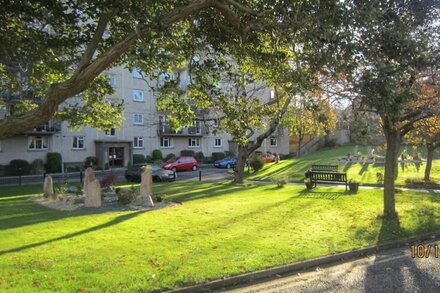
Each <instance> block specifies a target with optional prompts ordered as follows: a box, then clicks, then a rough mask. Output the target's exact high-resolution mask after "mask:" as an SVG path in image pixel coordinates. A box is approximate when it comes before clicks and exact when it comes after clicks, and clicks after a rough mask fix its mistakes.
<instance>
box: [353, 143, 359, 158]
mask: <svg viewBox="0 0 440 293" xmlns="http://www.w3.org/2000/svg"><path fill="white" fill-rule="evenodd" d="M358 152H359V147H358V146H357V145H355V146H354V148H353V152H352V153H351V154H352V155H353V157H356V156H357V155H358Z"/></svg>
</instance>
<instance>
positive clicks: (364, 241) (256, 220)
mask: <svg viewBox="0 0 440 293" xmlns="http://www.w3.org/2000/svg"><path fill="white" fill-rule="evenodd" d="M38 192H41V188H40V187H35V186H25V187H2V188H0V267H1V268H2V269H1V270H0V291H3V292H10V291H18V292H35V291H68V292H75V291H76V292H77V291H78V290H79V291H84V290H85V291H93V292H103V291H111V292H113V291H118V292H122V291H127V292H132V291H139V290H142V291H159V290H164V289H166V288H175V287H181V286H184V285H188V284H194V283H197V282H202V281H205V280H212V279H217V278H221V277H225V276H231V275H237V274H241V273H245V272H250V271H255V270H259V269H263V268H267V267H272V266H276V265H282V264H286V263H291V262H296V261H300V260H304V259H308V258H313V257H317V256H322V255H328V254H333V253H336V252H341V251H347V250H351V249H354V248H358V247H362V246H366V245H372V244H376V243H378V242H381V241H386V240H388V239H394V238H398V237H402V236H405V235H413V234H416V233H419V232H427V231H437V230H439V229H440V198H439V195H438V194H434V193H409V192H406V193H399V194H398V195H397V209H398V212H399V215H400V228H398V229H394V228H392V229H388V228H387V226H384V225H382V219H381V218H380V216H378V215H380V213H381V210H382V195H381V194H382V192H381V191H380V190H361V191H360V192H359V193H358V194H350V193H346V192H345V191H344V190H343V189H340V188H337V187H334V188H330V187H319V188H317V189H315V190H313V191H310V192H309V191H306V190H304V188H303V187H302V186H291V185H289V186H287V185H286V186H284V187H283V188H277V187H276V186H275V185H272V184H270V185H247V186H236V185H230V184H227V183H198V182H183V183H181V182H175V183H170V184H158V185H155V193H156V194H158V195H161V196H162V197H164V198H168V199H172V200H174V201H180V202H182V204H181V205H177V206H174V207H170V208H165V209H161V210H155V211H151V212H136V211H123V212H105V213H94V212H93V211H92V210H90V211H76V212H61V211H55V210H50V209H47V208H45V207H42V206H39V205H37V204H35V203H33V202H32V201H30V200H29V198H30V197H31V196H33V194H35V193H38Z"/></svg>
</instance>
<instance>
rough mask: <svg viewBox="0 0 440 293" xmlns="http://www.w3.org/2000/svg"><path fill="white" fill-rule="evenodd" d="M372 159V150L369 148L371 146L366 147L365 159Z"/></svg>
mask: <svg viewBox="0 0 440 293" xmlns="http://www.w3.org/2000/svg"><path fill="white" fill-rule="evenodd" d="M372 157H373V150H372V148H371V146H368V147H367V159H370V158H372Z"/></svg>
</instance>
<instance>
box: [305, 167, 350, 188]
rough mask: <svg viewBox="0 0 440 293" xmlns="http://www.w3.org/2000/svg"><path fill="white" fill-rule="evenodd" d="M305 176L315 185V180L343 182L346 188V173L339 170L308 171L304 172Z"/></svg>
mask: <svg viewBox="0 0 440 293" xmlns="http://www.w3.org/2000/svg"><path fill="white" fill-rule="evenodd" d="M305 175H306V178H309V179H310V181H311V182H312V184H313V186H314V187H316V183H317V182H322V183H345V190H347V188H348V180H347V173H345V172H344V173H339V172H319V171H308V172H306V174H305Z"/></svg>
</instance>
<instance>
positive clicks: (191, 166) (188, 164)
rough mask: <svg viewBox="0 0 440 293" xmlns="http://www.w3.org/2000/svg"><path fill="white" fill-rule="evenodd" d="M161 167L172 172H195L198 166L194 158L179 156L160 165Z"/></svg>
mask: <svg viewBox="0 0 440 293" xmlns="http://www.w3.org/2000/svg"><path fill="white" fill-rule="evenodd" d="M162 167H163V168H164V169H166V170H171V171H173V172H177V171H184V170H193V171H195V170H197V168H198V167H199V164H198V163H197V160H196V159H195V158H194V157H190V156H180V157H177V158H176V159H175V160H172V161H168V162H165V163H162Z"/></svg>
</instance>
